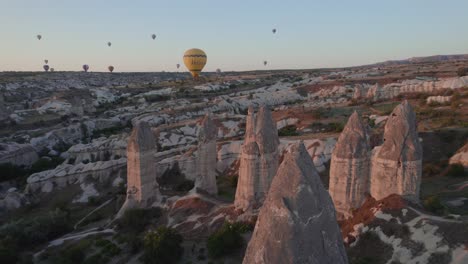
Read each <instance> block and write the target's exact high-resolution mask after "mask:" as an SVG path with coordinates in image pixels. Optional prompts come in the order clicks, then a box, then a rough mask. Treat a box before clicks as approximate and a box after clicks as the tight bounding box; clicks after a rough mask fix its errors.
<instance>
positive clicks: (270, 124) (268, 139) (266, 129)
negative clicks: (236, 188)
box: [255, 106, 279, 202]
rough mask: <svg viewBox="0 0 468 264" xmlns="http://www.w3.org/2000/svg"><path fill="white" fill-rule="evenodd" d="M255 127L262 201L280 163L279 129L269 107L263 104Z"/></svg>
mask: <svg viewBox="0 0 468 264" xmlns="http://www.w3.org/2000/svg"><path fill="white" fill-rule="evenodd" d="M255 128H256V131H255V140H256V141H257V144H258V149H259V151H260V163H259V165H260V175H259V187H258V191H257V192H258V195H257V196H258V199H259V201H260V202H261V201H263V199H264V198H265V196H266V194H267V192H268V190H269V189H270V184H271V181H272V180H273V177H274V176H275V175H276V171H277V170H278V165H279V164H278V162H279V154H278V145H279V139H278V130H277V129H276V123H275V122H274V121H273V117H272V116H271V112H270V110H269V109H268V107H266V106H262V107H260V109H259V110H258V114H257V119H256V123H255Z"/></svg>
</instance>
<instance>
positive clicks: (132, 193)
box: [119, 121, 161, 216]
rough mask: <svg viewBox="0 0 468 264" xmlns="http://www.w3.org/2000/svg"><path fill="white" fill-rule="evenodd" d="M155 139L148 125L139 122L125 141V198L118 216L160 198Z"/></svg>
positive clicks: (149, 204) (150, 203) (146, 205)
mask: <svg viewBox="0 0 468 264" xmlns="http://www.w3.org/2000/svg"><path fill="white" fill-rule="evenodd" d="M155 151H156V140H155V138H154V135H153V132H152V131H151V128H150V126H149V125H148V123H146V122H143V121H142V122H139V123H137V124H136V126H135V127H134V128H133V131H132V134H131V135H130V137H129V139H128V143H127V199H126V201H125V203H124V205H123V206H122V208H121V209H120V212H119V216H120V215H121V214H122V213H123V212H124V211H125V210H126V209H127V208H131V207H148V206H151V205H152V204H153V203H154V202H157V201H159V200H160V197H161V194H160V192H159V186H158V183H157V181H156V167H155V160H154V152H155Z"/></svg>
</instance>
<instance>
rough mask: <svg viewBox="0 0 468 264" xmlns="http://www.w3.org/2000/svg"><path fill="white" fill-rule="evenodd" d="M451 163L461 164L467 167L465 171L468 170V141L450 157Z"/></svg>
mask: <svg viewBox="0 0 468 264" xmlns="http://www.w3.org/2000/svg"><path fill="white" fill-rule="evenodd" d="M449 163H450V164H461V165H463V167H464V168H465V171H468V143H466V144H465V145H464V146H463V147H462V148H460V149H459V150H458V151H457V153H455V155H453V156H452V157H451V158H450V160H449Z"/></svg>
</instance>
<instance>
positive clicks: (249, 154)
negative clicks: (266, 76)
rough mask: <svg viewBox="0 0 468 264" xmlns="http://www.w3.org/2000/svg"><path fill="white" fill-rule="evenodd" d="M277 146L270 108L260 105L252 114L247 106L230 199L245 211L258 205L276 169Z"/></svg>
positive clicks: (276, 133) (276, 136)
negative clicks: (236, 170) (237, 177)
mask: <svg viewBox="0 0 468 264" xmlns="http://www.w3.org/2000/svg"><path fill="white" fill-rule="evenodd" d="M278 145H279V139H278V131H277V129H276V125H275V123H274V122H273V118H272V116H271V112H270V110H269V109H268V108H266V107H261V108H260V110H259V111H258V114H257V115H255V114H254V110H253V108H252V107H249V110H248V114H247V120H246V127H245V139H244V143H243V144H242V147H241V154H240V167H239V181H238V184H237V189H236V199H235V202H234V204H235V206H236V207H237V208H240V209H243V210H244V211H246V210H249V209H255V208H258V207H259V206H260V205H261V204H262V202H263V200H264V199H265V195H266V193H267V192H268V189H269V187H270V184H271V181H272V179H273V177H274V176H275V174H276V171H277V169H278V162H279V155H278Z"/></svg>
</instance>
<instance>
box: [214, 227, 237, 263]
mask: <svg viewBox="0 0 468 264" xmlns="http://www.w3.org/2000/svg"><path fill="white" fill-rule="evenodd" d="M241 233H242V229H241V226H239V225H237V224H231V223H224V225H223V227H221V229H219V230H218V231H217V232H215V233H214V234H212V235H211V236H210V237H209V238H208V241H207V248H208V254H209V255H210V256H211V257H213V258H219V257H221V256H225V255H227V254H230V253H232V252H234V251H236V250H238V249H240V248H241V247H242V245H243V243H244V241H243V239H242V236H241Z"/></svg>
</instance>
